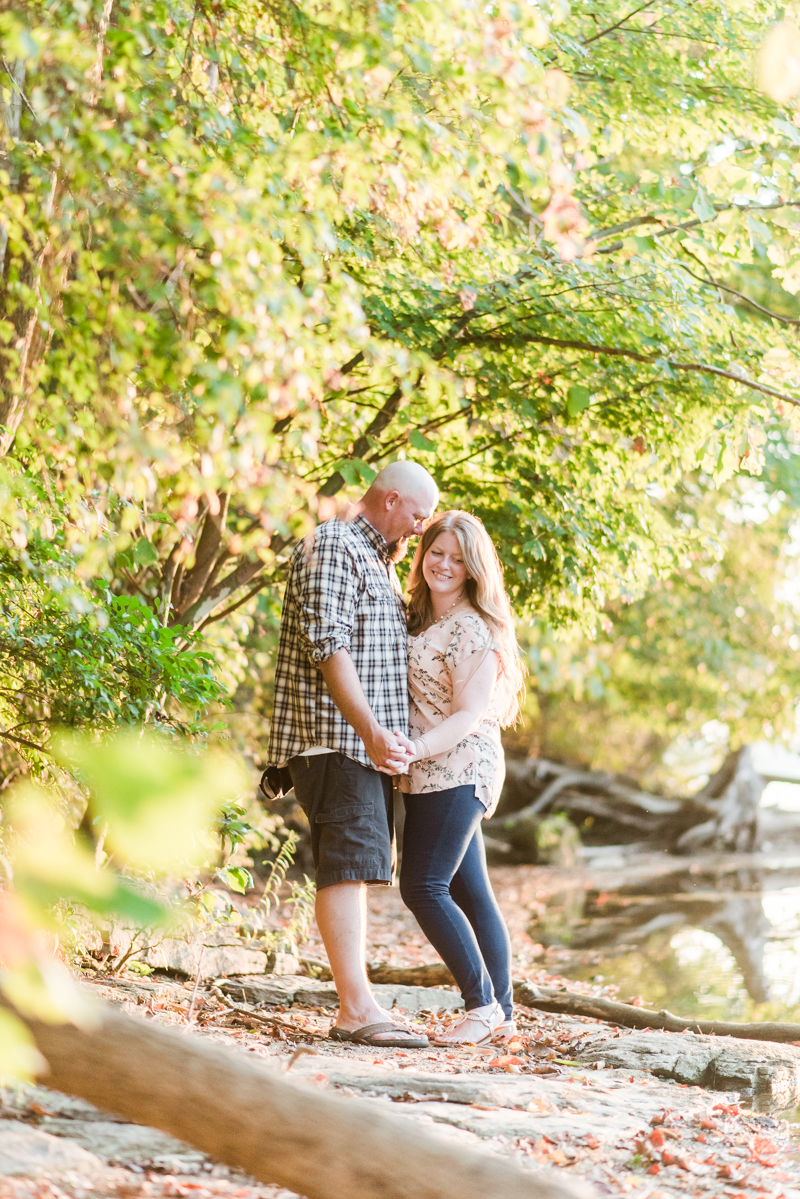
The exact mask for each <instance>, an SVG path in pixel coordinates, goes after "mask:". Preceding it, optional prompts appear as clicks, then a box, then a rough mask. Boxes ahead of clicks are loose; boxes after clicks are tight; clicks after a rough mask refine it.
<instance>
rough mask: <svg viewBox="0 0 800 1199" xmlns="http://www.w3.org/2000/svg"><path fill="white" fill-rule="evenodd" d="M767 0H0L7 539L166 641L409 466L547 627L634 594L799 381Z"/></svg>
mask: <svg viewBox="0 0 800 1199" xmlns="http://www.w3.org/2000/svg"><path fill="white" fill-rule="evenodd" d="M777 15H778V9H777V8H776V6H774V5H773V4H771V3H767V2H766V0H760V2H756V3H747V4H742V5H741V6H738V7H734V6H731V5H728V6H726V7H724V8H722V7H720V6H718V5H717V4H715V3H711V0H702V2H701V3H693V4H689V3H681V4H678V5H675V6H672V7H671V8H670V9H668V10H667V9H662V8H660V7H658V6H657V5H656V4H654V3H650V4H647V5H645V6H644V7H643V8H641V9H636V11H633V10H631V9H627V8H625V7H624V6H622V5H621V4H619V3H616V2H614V0H606V2H605V3H601V4H599V5H597V4H592V5H591V6H588V5H584V4H577V5H575V6H574V8H573V10H572V11H571V12H568V11H567V9H566V7H565V6H564V5H562V4H560V3H559V4H554V5H553V6H552V7H550V6H549V5H547V4H545V3H542V4H541V5H538V6H533V5H531V6H524V7H520V8H517V7H515V6H513V5H510V4H499V5H498V6H497V7H496V8H493V9H486V7H485V6H480V5H476V6H471V5H470V4H466V3H465V4H464V5H463V6H461V7H459V8H458V9H456V10H453V9H452V7H451V6H443V5H439V4H436V3H415V4H413V5H405V4H389V5H384V6H381V7H380V8H375V9H372V8H358V9H355V8H352V7H351V6H348V5H344V4H341V3H337V2H331V3H328V4H322V3H320V4H315V3H311V2H309V3H304V4H301V5H292V4H283V3H280V2H276V3H273V4H270V5H266V6H265V5H262V4H256V3H254V2H252V0H236V2H234V0H219V2H217V3H211V2H210V0H204V2H203V3H198V4H197V5H195V6H194V7H192V8H184V7H181V6H180V5H178V4H173V3H168V2H167V0H158V2H155V0H150V2H147V3H133V2H132V0H117V3H111V4H110V5H109V4H104V5H102V6H101V4H100V2H99V0H94V2H93V3H89V4H87V5H86V6H82V7H79V8H76V9H73V10H70V12H69V13H64V12H61V11H60V10H54V9H53V8H52V7H48V6H46V5H44V4H33V5H31V4H26V5H20V4H15V3H11V4H10V5H8V6H7V7H6V8H5V9H4V11H3V13H2V14H0V36H1V38H2V42H3V56H4V62H5V64H6V66H5V67H4V68H3V69H4V72H5V82H4V86H3V104H4V113H3V117H4V127H5V133H6V136H5V148H4V154H5V160H4V161H5V168H4V171H5V173H4V174H3V176H2V184H1V185H0V191H2V199H3V210H4V217H3V230H4V232H3V239H4V245H3V283H2V296H0V308H1V309H2V311H1V312H0V321H1V322H2V323H0V330H1V331H2V337H3V341H2V355H3V362H4V379H5V382H4V386H5V388H6V391H5V393H4V395H5V398H4V400H3V408H2V412H0V418H1V419H2V422H3V424H4V427H5V429H6V433H5V436H4V439H3V442H2V448H3V449H4V450H5V451H6V455H7V456H6V469H7V470H8V472H9V478H10V479H11V480H12V482H13V483H14V486H16V487H17V492H18V496H17V497H16V498H14V499H13V500H12V499H9V502H8V503H7V504H6V506H5V509H4V511H5V521H6V525H5V528H6V530H7V532H6V536H7V548H8V553H9V554H10V555H11V556H12V558H14V559H15V560H16V561H19V562H20V563H21V564H22V568H23V570H27V567H26V565H25V554H26V546H27V544H29V543H30V542H31V541H32V539H35V537H36V535H37V533H38V535H39V536H40V537H43V538H45V539H48V537H49V538H52V536H53V534H52V533H51V532H50V530H51V529H52V530H56V531H57V534H58V536H59V537H61V538H62V539H63V541H64V543H65V544H66V545H68V546H69V548H70V550H71V552H72V553H73V554H76V553H80V554H81V555H82V563H83V566H84V569H85V570H86V577H87V578H90V577H91V578H97V579H103V580H104V583H105V585H106V588H107V590H108V592H109V594H114V595H120V594H123V593H126V594H130V595H134V594H135V595H138V596H139V597H140V598H141V599H142V601H143V602H144V603H145V604H147V605H148V606H149V607H150V609H151V610H152V611H153V613H154V614H155V615H156V618H157V619H158V620H159V622H160V623H161V624H162V625H164V626H168V627H170V628H173V629H174V630H175V631H176V632H175V640H174V650H175V653H176V654H177V653H179V652H180V649H181V646H182V645H183V644H184V641H185V638H186V637H188V636H190V634H191V632H192V631H193V630H202V629H203V628H204V627H207V625H208V623H210V622H212V621H220V620H223V619H225V618H227V616H228V615H229V614H230V613H231V612H232V611H233V610H234V609H235V608H237V607H238V606H239V605H244V604H247V603H248V601H249V600H250V598H251V597H252V596H253V595H254V594H255V593H256V592H257V591H258V590H260V589H261V588H263V587H265V586H267V585H270V586H272V585H273V584H275V583H279V581H280V577H281V570H282V561H283V557H282V556H283V555H285V550H286V546H287V544H288V543H289V542H290V541H291V539H292V538H293V537H294V536H295V535H296V534H298V533H300V532H303V531H304V530H305V529H307V528H308V527H309V525H310V523H311V522H312V521H313V520H314V519H317V518H320V517H325V516H326V515H328V514H330V512H331V511H332V510H333V509H334V506H335V505H336V504H337V503H338V502H339V500H341V499H345V498H347V496H348V495H352V494H353V493H354V492H355V491H356V490H357V489H358V488H359V487H360V486H363V483H364V481H366V480H368V479H369V478H370V477H371V476H372V472H373V471H374V470H375V469H376V468H378V467H379V466H380V465H381V464H383V463H384V462H387V461H389V460H391V458H393V457H396V456H397V455H400V454H407V455H408V454H410V455H412V456H414V457H417V458H419V459H420V460H421V461H424V462H425V463H426V464H427V465H429V466H430V468H431V470H432V471H433V473H434V474H435V475H436V477H437V478H438V480H439V482H440V484H441V486H442V489H443V498H444V501H445V502H446V503H448V504H463V505H465V506H468V507H470V508H471V509H473V510H474V511H476V512H477V513H478V514H479V515H481V516H482V517H483V518H484V519H485V520H486V522H487V524H488V526H489V527H490V529H491V531H492V534H493V536H494V538H495V540H496V542H497V544H498V546H499V547H500V548H501V552H502V553H503V556H504V560H505V563H506V566H507V577H508V580H509V582H510V585H511V588H512V590H513V592H514V598H515V602H516V604H517V606H518V609H519V610H520V612H532V611H533V612H536V613H539V614H546V615H547V617H548V619H550V620H551V621H553V622H554V623H557V624H563V623H565V622H570V621H574V620H576V619H580V620H583V621H584V622H586V623H587V624H589V625H591V624H592V622H593V621H594V620H595V619H596V617H597V614H598V613H599V612H600V611H601V610H602V609H603V608H604V607H605V605H606V604H607V603H608V602H616V598H620V599H624V598H627V597H632V596H635V595H638V594H641V592H642V590H643V589H644V587H645V586H647V585H648V584H649V583H650V582H651V580H652V579H654V578H659V577H664V576H665V575H666V574H667V573H668V572H669V571H671V570H673V569H674V568H675V567H676V565H678V564H679V563H680V562H681V561H682V558H683V556H685V554H686V553H687V552H693V545H694V542H695V540H696V532H695V531H694V530H691V529H686V528H685V527H684V526H682V525H681V524H679V523H676V522H675V521H674V520H673V519H672V511H671V507H670V503H669V499H668V497H669V496H670V494H671V493H672V491H673V490H674V488H675V487H676V486H678V485H679V483H680V481H681V480H682V479H683V478H684V477H686V476H687V474H688V473H691V472H695V473H697V472H698V471H701V472H702V477H703V478H704V479H705V480H707V483H706V484H704V485H705V486H711V485H712V484H717V483H720V482H722V481H724V480H725V478H728V477H730V476H731V474H732V472H734V471H735V470H736V469H737V468H740V467H743V468H744V469H748V470H752V471H753V472H756V473H757V471H758V470H759V468H760V462H761V454H762V449H763V444H764V438H765V431H764V428H765V423H768V422H769V421H771V420H774V419H775V414H776V412H777V417H778V419H783V418H784V416H785V414H786V412H787V411H789V410H790V409H791V408H792V407H793V405H794V404H795V401H796V399H797V397H798V395H799V394H800V393H798V392H796V391H795V389H794V383H793V379H794V371H795V350H794V340H793V330H794V328H795V326H796V324H797V319H798V318H797V317H796V315H793V314H794V312H795V308H794V307H793V305H794V301H793V300H792V293H793V291H794V290H795V280H796V278H800V275H798V274H797V271H798V266H797V261H798V260H797V259H796V250H795V240H796V239H795V235H794V231H793V228H792V213H793V211H794V207H795V206H796V204H797V203H798V193H797V190H796V189H797V184H796V180H795V177H794V174H793V171H794V165H793V163H794V159H795V157H796V147H797V144H798V143H800V133H798V131H797V129H796V128H795V125H794V124H793V123H792V121H791V119H790V118H791V113H790V111H788V110H785V109H781V108H780V107H779V106H778V105H777V104H776V103H775V102H774V101H772V100H770V99H768V98H767V97H765V96H764V95H763V94H762V93H761V92H759V91H757V90H754V89H753V87H752V70H753V61H754V56H755V54H756V51H757V50H758V47H759V45H760V44H761V42H762V41H763V39H764V36H765V31H766V30H767V28H768V24H769V22H770V21H771V20H774V19H775V18H776V16H777ZM747 263H752V264H754V269H755V268H757V267H758V266H759V265H760V266H761V267H762V268H763V267H766V269H767V270H768V271H770V272H772V278H771V280H770V283H771V287H772V291H771V292H770V293H769V297H770V302H772V299H771V297H772V296H773V295H774V289H775V287H777V286H779V285H782V288H783V290H782V291H781V292H780V296H779V298H780V304H779V305H778V307H776V308H775V309H774V310H773V309H767V310H766V311H765V308H766V307H767V306H766V305H765V304H763V303H762V302H761V301H762V300H763V299H764V295H763V288H762V287H761V284H760V278H761V277H763V275H764V270H763V269H762V270H761V271H760V272H759V271H756V274H757V275H758V276H759V278H755V277H754V275H753V271H751V272H750V274H748V273H747V270H746V269H745V268H746V265H747ZM767 264H768V266H767ZM776 281H777V282H776ZM756 296H759V297H760V298H759V299H756V298H755V297H756ZM20 481H22V482H25V483H27V484H30V483H31V482H32V481H36V482H38V483H39V485H40V487H43V488H44V495H45V500H41V499H39V498H37V502H36V504H29V503H28V502H27V501H26V500H25V499H24V495H23V492H24V488H22V487H19V486H17V485H18V484H19V483H20ZM20 497H22V498H20Z"/></svg>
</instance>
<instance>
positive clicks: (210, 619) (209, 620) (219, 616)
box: [197, 578, 267, 633]
mask: <svg viewBox="0 0 800 1199" xmlns="http://www.w3.org/2000/svg"><path fill="white" fill-rule="evenodd" d="M266 583H267V579H266V578H263V579H259V580H258V582H257V583H256V585H255V587H251V588H250V590H249V591H247V592H245V594H244V595H243V596H242V598H241V599H240V600H237V601H236V603H235V604H231V605H230V606H229V607H227V608H224V609H223V611H222V612H216V613H213V614H209V615H208V616H207V617H206V618H205V620H204V621H203V623H202V624H201V625H198V626H197V632H198V633H202V631H203V629H204V628H206V626H207V625H210V624H214V623H215V622H216V621H218V620H224V619H225V617H226V616H230V614H231V612H235V611H236V609H237V608H241V607H242V606H243V605H244V604H246V603H247V601H248V600H251V599H252V598H253V596H254V595H258V593H259V591H261V590H262V589H263V588H264V587H265V586H266Z"/></svg>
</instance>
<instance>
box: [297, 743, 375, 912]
mask: <svg viewBox="0 0 800 1199" xmlns="http://www.w3.org/2000/svg"><path fill="white" fill-rule="evenodd" d="M288 765H289V772H290V773H291V776H292V782H293V783H294V793H295V795H296V796H297V801H298V803H299V804H300V807H301V808H302V809H303V811H304V812H305V814H306V816H307V817H308V823H309V824H310V826H311V852H312V854H313V856H314V869H315V872H316V883H317V890H319V891H321V890H322V888H323V887H329V886H330V885H331V883H341V882H346V881H347V880H349V879H353V880H357V881H360V882H366V883H385V884H388V883H391V881H392V878H393V874H394V867H395V854H394V809H393V801H392V780H391V777H390V776H389V775H388V774H381V772H380V771H378V770H370V769H368V767H366V766H362V765H361V763H360V762H355V761H354V760H353V759H352V758H348V757H347V756H346V754H339V753H324V754H301V755H300V756H299V757H296V758H291V759H290V760H289V763H288Z"/></svg>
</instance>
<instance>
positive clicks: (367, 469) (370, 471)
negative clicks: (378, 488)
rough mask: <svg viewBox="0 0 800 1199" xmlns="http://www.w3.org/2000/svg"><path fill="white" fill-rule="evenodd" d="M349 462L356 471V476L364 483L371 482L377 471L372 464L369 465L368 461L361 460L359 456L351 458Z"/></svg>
mask: <svg viewBox="0 0 800 1199" xmlns="http://www.w3.org/2000/svg"><path fill="white" fill-rule="evenodd" d="M350 464H351V466H352V467H353V469H354V470H355V471H356V472H357V474H358V477H359V478H360V479H363V481H364V482H365V483H371V482H372V480H373V479H374V478H375V476H376V474H377V473H378V472H377V471H376V470H375V468H374V467H373V466H370V465H369V463H368V462H362V461H361V459H360V458H351V459H350Z"/></svg>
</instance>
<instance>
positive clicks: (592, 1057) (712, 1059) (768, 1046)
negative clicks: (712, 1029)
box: [579, 1031, 800, 1108]
mask: <svg viewBox="0 0 800 1199" xmlns="http://www.w3.org/2000/svg"><path fill="white" fill-rule="evenodd" d="M579 1056H580V1060H581V1061H582V1062H597V1061H600V1062H603V1063H604V1064H605V1065H606V1066H614V1067H619V1068H620V1069H623V1070H647V1071H649V1072H650V1073H651V1074H654V1075H655V1076H656V1077H657V1078H673V1079H675V1081H676V1082H679V1083H686V1084H687V1085H688V1086H701V1087H705V1088H706V1089H707V1090H710V1091H737V1092H739V1094H740V1095H741V1096H742V1097H744V1098H748V1099H750V1098H754V1099H755V1101H756V1102H757V1103H758V1104H760V1105H762V1106H772V1107H774V1108H787V1107H792V1106H794V1105H796V1104H798V1103H800V1048H798V1047H797V1046H795V1045H779V1044H775V1043H774V1042H772V1041H745V1040H739V1039H738V1038H735V1037H709V1036H703V1035H700V1034H697V1033H668V1032H657V1031H645V1032H638V1031H637V1032H630V1033H621V1034H616V1035H614V1034H605V1035H603V1034H600V1035H599V1036H598V1037H596V1038H594V1039H593V1040H592V1041H591V1043H590V1044H589V1045H588V1046H587V1047H586V1048H583V1049H582V1050H581V1052H580V1055H579Z"/></svg>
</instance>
